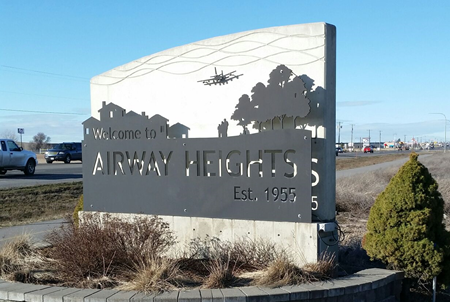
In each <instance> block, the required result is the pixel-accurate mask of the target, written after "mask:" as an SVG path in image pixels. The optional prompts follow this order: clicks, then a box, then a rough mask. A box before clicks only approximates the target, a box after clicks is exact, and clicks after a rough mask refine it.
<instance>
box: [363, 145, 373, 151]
mask: <svg viewBox="0 0 450 302" xmlns="http://www.w3.org/2000/svg"><path fill="white" fill-rule="evenodd" d="M367 152H370V153H373V148H372V147H371V146H367V147H364V153H367Z"/></svg>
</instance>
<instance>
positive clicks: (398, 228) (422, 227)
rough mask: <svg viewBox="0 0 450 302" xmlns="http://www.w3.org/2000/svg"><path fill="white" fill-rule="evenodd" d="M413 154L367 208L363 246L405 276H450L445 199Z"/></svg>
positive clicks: (444, 279)
mask: <svg viewBox="0 0 450 302" xmlns="http://www.w3.org/2000/svg"><path fill="white" fill-rule="evenodd" d="M417 157H418V155H417V154H415V153H412V154H411V155H410V160H409V161H408V162H407V163H405V164H404V165H403V166H402V167H401V168H400V170H399V171H398V173H397V174H396V175H395V176H394V177H393V178H392V179H391V181H390V183H389V184H388V186H387V187H386V189H385V190H384V191H383V192H382V193H381V194H380V195H378V197H377V199H376V201H375V204H374V205H373V207H372V209H371V210H370V215H369V220H368V223H367V230H368V232H367V233H366V235H365V238H364V241H363V247H364V249H365V250H366V251H367V254H368V255H369V256H370V257H371V258H372V259H380V260H381V261H383V262H385V263H387V264H388V265H389V266H390V267H391V268H393V269H398V270H402V271H404V272H405V275H406V277H407V278H412V279H420V280H430V279H432V278H433V276H438V280H439V281H440V282H441V283H442V284H449V281H450V274H449V272H450V266H449V264H450V261H449V260H450V254H449V253H450V250H449V248H450V235H449V233H448V232H447V231H446V230H445V227H444V224H443V211H444V200H443V199H442V196H441V194H440V193H439V191H438V184H437V183H436V181H435V180H434V179H433V177H432V176H431V174H430V173H429V172H428V169H427V168H426V167H425V166H424V165H423V164H421V163H420V162H419V161H418V160H417Z"/></svg>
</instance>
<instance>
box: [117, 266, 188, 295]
mask: <svg viewBox="0 0 450 302" xmlns="http://www.w3.org/2000/svg"><path fill="white" fill-rule="evenodd" d="M180 275H181V272H180V269H179V266H178V264H177V262H176V261H173V260H170V259H167V258H159V257H150V258H148V259H147V260H145V261H142V262H140V263H139V264H136V265H135V267H134V269H133V271H132V272H131V274H130V281H129V282H127V283H125V284H123V285H121V286H119V287H117V289H118V290H136V291H140V292H144V293H150V292H161V291H167V290H171V289H175V288H177V286H179V285H180V283H179V281H178V279H179V278H180Z"/></svg>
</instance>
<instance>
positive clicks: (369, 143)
mask: <svg viewBox="0 0 450 302" xmlns="http://www.w3.org/2000/svg"><path fill="white" fill-rule="evenodd" d="M369 146H370V129H369Z"/></svg>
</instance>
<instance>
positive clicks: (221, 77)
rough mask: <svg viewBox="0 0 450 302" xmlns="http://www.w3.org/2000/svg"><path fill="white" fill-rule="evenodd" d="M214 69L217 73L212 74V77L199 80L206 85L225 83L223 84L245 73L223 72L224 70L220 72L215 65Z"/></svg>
mask: <svg viewBox="0 0 450 302" xmlns="http://www.w3.org/2000/svg"><path fill="white" fill-rule="evenodd" d="M214 71H215V75H213V76H210V79H206V80H200V81H197V82H202V83H203V84H204V85H208V86H211V85H217V84H219V85H223V84H228V82H229V81H233V79H239V77H240V76H242V75H243V74H238V75H235V74H234V73H235V72H236V70H235V71H232V72H229V73H226V74H223V70H222V72H221V73H220V74H218V73H217V68H216V67H214Z"/></svg>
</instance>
